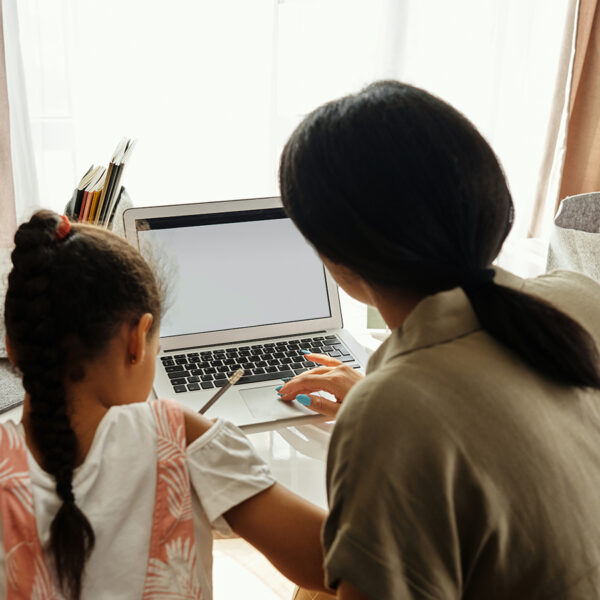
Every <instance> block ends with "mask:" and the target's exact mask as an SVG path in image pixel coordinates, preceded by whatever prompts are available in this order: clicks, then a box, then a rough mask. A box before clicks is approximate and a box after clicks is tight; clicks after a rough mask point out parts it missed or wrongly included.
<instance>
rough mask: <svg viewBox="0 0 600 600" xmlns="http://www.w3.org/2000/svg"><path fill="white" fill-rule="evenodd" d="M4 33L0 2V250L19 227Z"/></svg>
mask: <svg viewBox="0 0 600 600" xmlns="http://www.w3.org/2000/svg"><path fill="white" fill-rule="evenodd" d="M2 32H3V28H2V3H1V2H0V248H7V247H9V246H10V245H11V244H12V237H13V235H14V233H15V228H16V226H17V216H16V209H15V194H14V184H13V173H12V160H11V153H10V124H9V119H8V93H7V88H6V62H5V54H4V35H3V34H2Z"/></svg>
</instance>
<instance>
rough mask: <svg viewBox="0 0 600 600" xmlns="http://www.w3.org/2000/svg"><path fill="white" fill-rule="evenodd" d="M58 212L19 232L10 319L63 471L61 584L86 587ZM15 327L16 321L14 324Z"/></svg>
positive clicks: (88, 531)
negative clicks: (57, 282) (59, 283)
mask: <svg viewBox="0 0 600 600" xmlns="http://www.w3.org/2000/svg"><path fill="white" fill-rule="evenodd" d="M57 225H58V219H57V217H56V215H54V214H53V213H45V212H42V213H38V214H37V215H36V216H34V217H33V218H32V220H31V221H30V222H29V223H26V224H25V225H22V226H21V227H20V228H19V230H18V231H17V234H16V236H15V250H14V251H13V253H12V262H13V265H14V267H13V270H12V271H11V274H10V276H9V286H8V292H7V296H6V321H7V326H8V324H9V323H10V328H9V329H10V332H9V337H10V340H11V344H12V345H13V346H14V347H15V354H16V357H17V366H18V368H19V370H20V371H21V373H22V375H23V386H24V388H25V391H26V392H27V394H28V395H29V400H30V405H31V414H30V423H31V434H32V439H33V441H34V443H35V445H36V447H37V448H38V450H39V452H40V453H41V455H42V457H43V461H44V462H43V465H42V466H43V468H44V470H45V471H47V472H48V473H50V474H51V475H53V476H54V478H55V479H56V491H57V494H58V496H59V497H60V499H61V500H62V505H61V507H60V508H59V510H58V512H57V514H56V516H55V517H54V520H53V521H52V524H51V528H50V547H51V551H52V554H53V557H54V562H55V568H56V572H57V575H58V580H59V584H60V586H61V587H62V588H63V589H64V590H65V591H66V592H67V594H68V596H70V597H72V598H79V597H80V595H81V580H82V575H83V567H84V564H85V561H86V559H87V557H88V556H89V554H90V552H91V550H92V548H93V546H94V532H93V530H92V527H91V525H90V523H89V521H88V520H87V518H86V517H85V515H84V514H83V513H82V512H81V510H80V509H79V508H78V507H77V506H76V504H75V498H74V495H73V489H72V480H73V469H74V467H75V461H76V457H77V438H76V435H75V432H74V431H73V429H72V427H71V424H70V421H69V417H68V415H67V408H66V390H65V385H64V371H65V365H64V356H65V352H64V339H62V336H61V330H60V323H61V319H60V318H57V317H59V316H60V313H61V309H60V303H59V302H57V300H58V298H57V297H56V292H55V290H54V289H53V286H52V279H53V277H54V276H55V269H56V266H55V264H54V263H55V261H54V258H55V255H56V248H57V245H58V243H62V242H57V241H56V239H55V231H56V228H57ZM7 329H8V327H7Z"/></svg>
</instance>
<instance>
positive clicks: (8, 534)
mask: <svg viewBox="0 0 600 600" xmlns="http://www.w3.org/2000/svg"><path fill="white" fill-rule="evenodd" d="M151 408H152V414H153V417H154V421H155V424H156V432H157V451H158V463H157V477H156V501H155V506H154V516H153V522H152V535H151V539H150V553H149V557H148V565H147V569H146V581H145V584H144V595H143V599H145V600H170V599H173V600H175V599H177V600H199V599H201V598H202V590H201V588H200V583H199V580H198V559H197V555H196V544H195V540H194V527H193V521H192V501H191V490H190V481H189V475H188V472H187V463H186V439H185V424H184V420H183V411H182V409H181V406H180V405H179V404H178V403H176V402H173V401H166V400H160V401H155V402H153V403H151ZM0 456H1V457H2V459H1V460H0V518H1V519H2V534H3V542H4V551H5V557H6V558H5V563H6V564H5V569H6V581H7V584H6V599H7V600H17V599H19V600H24V599H30V600H59V599H60V598H61V597H62V596H61V595H60V594H58V593H57V590H56V587H55V584H54V581H53V578H52V576H51V573H50V571H49V569H48V566H47V564H46V561H45V559H44V555H43V552H42V547H41V545H40V541H39V538H38V534H37V526H36V522H35V515H34V509H33V493H32V489H31V480H30V476H29V467H28V464H27V449H26V445H25V439H24V436H23V433H22V431H21V430H20V429H19V428H18V427H17V426H16V425H15V424H14V423H12V422H8V423H4V424H0Z"/></svg>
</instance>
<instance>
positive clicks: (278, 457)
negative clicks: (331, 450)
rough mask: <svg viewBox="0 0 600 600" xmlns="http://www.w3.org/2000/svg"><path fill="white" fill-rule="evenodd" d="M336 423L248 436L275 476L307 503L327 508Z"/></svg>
mask: <svg viewBox="0 0 600 600" xmlns="http://www.w3.org/2000/svg"><path fill="white" fill-rule="evenodd" d="M332 428H333V422H325V423H318V424H309V425H299V426H297V427H282V428H280V429H273V430H271V431H263V432H261V433H251V434H247V435H248V439H250V441H251V442H252V444H253V445H254V447H255V448H256V450H257V451H258V453H259V454H260V455H261V457H262V458H263V459H264V460H265V461H266V462H267V464H268V465H269V467H270V468H271V471H272V473H273V477H275V479H276V480H277V481H278V482H279V483H281V484H282V485H284V486H286V487H287V488H289V489H291V490H292V491H293V492H295V493H296V494H298V495H299V496H302V497H303V498H305V499H306V500H308V501H310V502H312V503H314V504H317V505H318V506H320V507H321V508H327V493H326V489H325V463H326V460H327V448H328V445H329V437H330V435H331V429H332Z"/></svg>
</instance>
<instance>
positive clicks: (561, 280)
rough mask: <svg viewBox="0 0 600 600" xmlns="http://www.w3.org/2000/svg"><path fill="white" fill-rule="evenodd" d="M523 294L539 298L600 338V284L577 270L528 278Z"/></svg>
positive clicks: (553, 272) (552, 272) (560, 271)
mask: <svg viewBox="0 0 600 600" xmlns="http://www.w3.org/2000/svg"><path fill="white" fill-rule="evenodd" d="M522 289H523V291H524V292H527V293H530V294H533V295H536V296H539V297H541V298H543V299H544V300H546V301H547V302H550V303H551V304H552V305H554V306H556V307H557V308H559V309H560V310H562V311H564V312H565V313H567V314H568V315H569V316H570V317H572V318H573V319H575V320H576V321H578V322H580V323H581V325H583V326H584V327H585V328H586V329H587V330H588V331H589V332H590V333H592V335H594V337H596V339H597V340H598V339H600V303H599V302H598V298H599V297H600V283H598V282H597V281H595V280H593V279H591V278H590V277H588V276H587V275H583V274H582V273H576V272H575V271H563V270H558V271H551V272H550V273H546V274H544V275H540V276H539V277H536V278H534V279H526V280H525V282H524V285H523V288H522Z"/></svg>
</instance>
